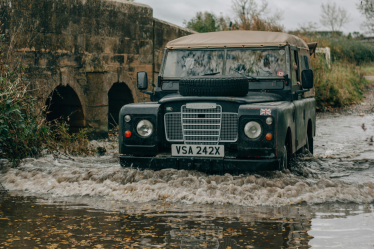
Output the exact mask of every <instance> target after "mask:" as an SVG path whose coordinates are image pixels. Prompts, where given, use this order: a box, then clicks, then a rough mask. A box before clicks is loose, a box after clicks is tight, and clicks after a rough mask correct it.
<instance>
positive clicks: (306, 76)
mask: <svg viewBox="0 0 374 249" xmlns="http://www.w3.org/2000/svg"><path fill="white" fill-rule="evenodd" d="M301 80H302V81H301V82H302V87H303V88H305V89H310V88H313V71H312V70H310V69H306V70H303V71H302V72H301Z"/></svg>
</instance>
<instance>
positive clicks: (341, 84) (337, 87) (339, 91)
mask: <svg viewBox="0 0 374 249" xmlns="http://www.w3.org/2000/svg"><path fill="white" fill-rule="evenodd" d="M312 66H313V71H314V85H315V89H316V96H315V97H316V102H317V108H318V109H323V108H325V107H327V106H332V107H343V106H347V105H351V104H354V103H358V102H359V101H360V100H361V99H362V97H363V88H364V87H365V86H366V84H367V81H366V80H365V78H364V72H363V71H362V70H361V69H360V68H359V67H357V66H355V64H352V63H348V62H344V61H343V62H342V61H340V62H338V61H335V62H333V63H332V64H331V68H328V66H327V64H326V61H325V59H324V58H323V55H317V57H316V58H315V59H312Z"/></svg>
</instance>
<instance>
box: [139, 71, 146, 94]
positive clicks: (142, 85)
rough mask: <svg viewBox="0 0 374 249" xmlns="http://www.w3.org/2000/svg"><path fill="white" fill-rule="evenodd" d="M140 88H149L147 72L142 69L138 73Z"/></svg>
mask: <svg viewBox="0 0 374 249" xmlns="http://www.w3.org/2000/svg"><path fill="white" fill-rule="evenodd" d="M137 82H138V89H139V90H146V89H147V88H148V77H147V72H144V71H140V72H138V75H137Z"/></svg>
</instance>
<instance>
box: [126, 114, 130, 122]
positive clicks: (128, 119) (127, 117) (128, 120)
mask: <svg viewBox="0 0 374 249" xmlns="http://www.w3.org/2000/svg"><path fill="white" fill-rule="evenodd" d="M130 121H131V116H130V115H126V116H125V122H126V123H128V122H130Z"/></svg>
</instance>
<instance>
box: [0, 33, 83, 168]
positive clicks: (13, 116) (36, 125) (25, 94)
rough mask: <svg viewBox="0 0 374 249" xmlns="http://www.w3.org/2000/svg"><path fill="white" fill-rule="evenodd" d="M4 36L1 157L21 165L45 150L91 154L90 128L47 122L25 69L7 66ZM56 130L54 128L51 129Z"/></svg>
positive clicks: (0, 88)
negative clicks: (71, 129)
mask: <svg viewBox="0 0 374 249" xmlns="http://www.w3.org/2000/svg"><path fill="white" fill-rule="evenodd" d="M3 41H4V36H0V158H1V157H5V158H7V159H9V160H11V161H12V163H13V164H14V165H17V164H18V163H19V162H20V160H21V159H23V158H26V157H35V156H38V155H40V154H41V152H42V151H43V150H44V149H47V150H48V151H49V152H50V153H52V154H53V155H55V156H57V155H58V154H59V153H61V152H62V153H65V154H88V153H90V152H89V149H88V138H87V132H88V131H87V129H82V130H80V131H79V132H78V133H76V134H71V133H70V132H69V127H68V125H67V124H66V123H62V124H61V123H56V124H54V125H52V124H51V123H48V122H47V121H46V115H45V113H46V110H45V108H44V109H43V108H40V105H39V103H38V101H37V99H36V98H35V97H34V96H33V95H32V92H30V91H29V85H28V82H27V80H26V79H25V78H24V73H23V70H24V69H23V67H22V66H19V65H17V62H15V60H13V61H12V62H13V64H15V66H13V67H9V66H8V65H6V60H5V56H4V54H2V51H3V46H2V44H4V43H3ZM51 127H53V128H51Z"/></svg>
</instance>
